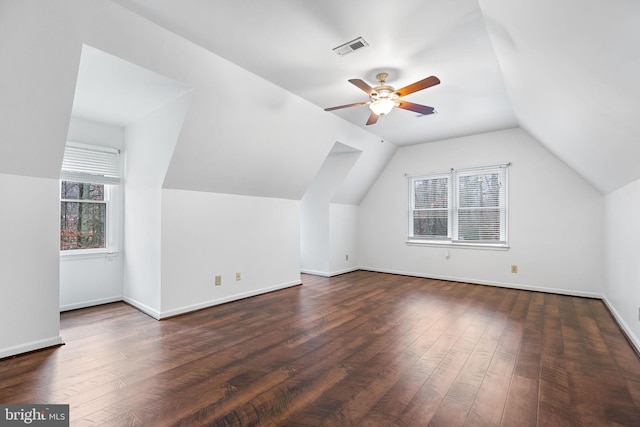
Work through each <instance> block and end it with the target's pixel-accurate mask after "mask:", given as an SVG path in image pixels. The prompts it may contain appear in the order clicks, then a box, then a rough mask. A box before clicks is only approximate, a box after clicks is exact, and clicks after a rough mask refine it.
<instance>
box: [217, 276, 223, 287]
mask: <svg viewBox="0 0 640 427" xmlns="http://www.w3.org/2000/svg"><path fill="white" fill-rule="evenodd" d="M220 285H222V276H216V286H220Z"/></svg>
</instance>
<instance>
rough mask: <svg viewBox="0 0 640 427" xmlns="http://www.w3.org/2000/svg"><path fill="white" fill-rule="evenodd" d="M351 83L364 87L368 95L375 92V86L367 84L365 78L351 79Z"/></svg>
mask: <svg viewBox="0 0 640 427" xmlns="http://www.w3.org/2000/svg"><path fill="white" fill-rule="evenodd" d="M349 83H351V84H353V85H356V86H358V87H359V88H360V89H362V90H363V91H364V92H365V93H366V94H367V95H371V93H372V92H373V88H372V87H371V86H369V85H368V84H367V82H365V81H364V80H360V79H349Z"/></svg>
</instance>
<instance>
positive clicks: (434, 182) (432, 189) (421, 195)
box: [413, 177, 449, 209]
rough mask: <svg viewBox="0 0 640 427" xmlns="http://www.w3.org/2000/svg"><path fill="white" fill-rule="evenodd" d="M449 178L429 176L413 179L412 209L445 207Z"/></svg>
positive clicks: (446, 205) (446, 204)
mask: <svg viewBox="0 0 640 427" xmlns="http://www.w3.org/2000/svg"><path fill="white" fill-rule="evenodd" d="M448 181H449V178H447V177H440V178H430V179H420V180H416V181H414V184H413V194H414V209H432V208H445V209H446V208H447V207H448V197H449V182H448Z"/></svg>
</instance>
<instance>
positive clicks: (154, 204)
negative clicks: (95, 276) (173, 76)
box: [124, 93, 191, 318]
mask: <svg viewBox="0 0 640 427" xmlns="http://www.w3.org/2000/svg"><path fill="white" fill-rule="evenodd" d="M190 99H191V93H186V94H184V95H182V96H181V97H179V98H178V99H176V100H174V101H173V102H170V103H169V104H167V105H165V106H164V107H163V108H161V109H159V110H157V111H156V112H154V113H153V114H151V115H149V116H147V117H146V118H144V119H142V120H139V121H137V122H136V123H134V124H132V125H129V126H127V128H126V129H125V144H126V147H127V156H126V162H125V163H126V167H125V169H126V182H125V231H124V300H125V301H127V302H128V303H130V304H132V305H134V306H136V307H138V308H139V309H140V310H142V311H144V312H146V313H147V314H149V315H151V316H153V317H156V318H159V317H160V312H161V289H160V288H161V262H162V257H161V245H162V225H161V223H162V216H161V210H162V190H161V187H162V183H163V182H164V178H165V175H166V172H167V169H168V167H169V162H170V161H171V156H172V154H173V150H174V149H175V146H176V142H177V140H178V136H179V134H180V130H181V128H182V124H183V121H184V116H185V114H186V112H187V110H188V108H189V100H190Z"/></svg>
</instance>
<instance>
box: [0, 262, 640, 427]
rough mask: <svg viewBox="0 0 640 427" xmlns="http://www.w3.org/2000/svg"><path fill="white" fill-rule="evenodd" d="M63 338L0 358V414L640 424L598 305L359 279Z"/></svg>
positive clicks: (337, 422) (69, 317) (203, 421)
mask: <svg viewBox="0 0 640 427" xmlns="http://www.w3.org/2000/svg"><path fill="white" fill-rule="evenodd" d="M61 328H62V330H61V335H62V337H63V339H64V340H65V342H66V345H64V346H62V347H58V348H54V349H47V350H43V351H39V352H35V353H31V354H27V355H22V356H18V357H14V358H8V359H4V360H0V403H4V404H11V403H66V404H69V405H70V413H71V425H72V426H118V427H121V426H128V425H131V426H154V427H155V426H205V425H210V426H254V425H265V426H375V427H378V426H411V427H413V426H507V427H510V426H516V427H520V426H640V360H639V359H638V357H637V355H636V354H635V353H634V351H633V349H632V348H631V346H630V345H629V343H628V342H627V341H626V339H625V338H624V336H623V335H622V333H621V331H620V329H619V328H618V326H617V325H616V323H615V322H614V320H613V319H612V317H611V315H610V314H609V312H608V311H607V309H606V308H605V306H604V305H603V303H602V302H601V301H599V300H593V299H586V298H576V297H568V296H559V295H552V294H544V293H537V292H527V291H518V290H513V289H504V288H498V287H491V286H479V285H470V284H464V283H456V282H446V281H439V280H430V279H422V278H412V277H405V276H396V275H390V274H381V273H372V272H365V271H358V272H354V273H349V274H345V275H341V276H337V277H334V278H322V277H316V276H308V275H303V286H297V287H294V288H289V289H285V290H282V291H278V292H273V293H270V294H266V295H261V296H257V297H253V298H248V299H245V300H241V301H236V302H232V303H228V304H224V305H220V306H216V307H212V308H209V309H206V310H201V311H198V312H195V313H190V314H187V315H183V316H178V317H175V318H171V319H167V320H163V321H160V322H158V321H156V320H154V319H151V318H149V317H147V316H146V315H145V314H142V313H140V312H139V311H137V310H135V309H133V308H132V307H130V306H128V305H126V304H124V303H114V304H108V305H104V306H100V307H93V308H89V309H83V310H77V311H72V312H67V313H63V314H62V315H61Z"/></svg>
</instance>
